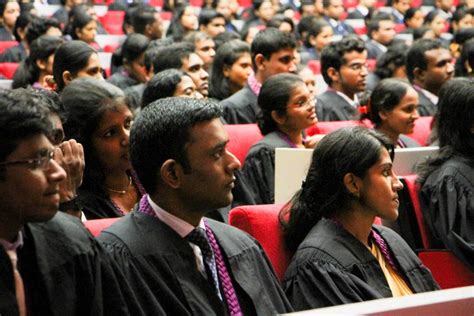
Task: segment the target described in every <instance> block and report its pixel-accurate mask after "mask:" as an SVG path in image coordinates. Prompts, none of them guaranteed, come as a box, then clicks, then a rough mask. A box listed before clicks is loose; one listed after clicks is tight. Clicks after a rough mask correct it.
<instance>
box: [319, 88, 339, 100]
mask: <svg viewBox="0 0 474 316" xmlns="http://www.w3.org/2000/svg"><path fill="white" fill-rule="evenodd" d="M337 97H338V95H337V93H336V92H335V91H333V90H326V91H324V92H323V93H321V94H318V95H317V97H316V99H317V100H318V102H323V103H327V102H330V101H332V100H333V99H334V98H337Z"/></svg>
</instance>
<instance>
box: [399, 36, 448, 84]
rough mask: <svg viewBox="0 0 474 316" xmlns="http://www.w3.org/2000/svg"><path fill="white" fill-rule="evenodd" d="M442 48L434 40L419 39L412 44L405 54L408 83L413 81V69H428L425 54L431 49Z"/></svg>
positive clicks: (441, 45)
mask: <svg viewBox="0 0 474 316" xmlns="http://www.w3.org/2000/svg"><path fill="white" fill-rule="evenodd" d="M439 48H444V46H443V44H441V43H440V42H438V41H437V40H434V39H420V40H417V41H415V42H414V43H413V45H412V46H411V47H410V49H409V50H408V53H407V62H406V68H407V77H408V79H409V80H410V82H413V80H414V79H415V74H414V73H413V72H414V70H415V68H420V69H422V70H426V69H427V68H428V62H427V60H426V56H425V53H426V52H427V51H430V50H433V49H439Z"/></svg>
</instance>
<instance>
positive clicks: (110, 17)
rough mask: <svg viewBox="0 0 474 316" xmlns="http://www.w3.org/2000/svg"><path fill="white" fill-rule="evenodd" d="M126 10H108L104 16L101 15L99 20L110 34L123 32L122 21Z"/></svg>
mask: <svg viewBox="0 0 474 316" xmlns="http://www.w3.org/2000/svg"><path fill="white" fill-rule="evenodd" d="M124 16H125V11H107V13H106V14H105V15H103V16H99V21H100V23H102V25H103V26H104V28H105V30H106V31H107V32H108V33H109V34H117V35H121V34H123V30H122V23H123V19H124Z"/></svg>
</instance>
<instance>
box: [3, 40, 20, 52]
mask: <svg viewBox="0 0 474 316" xmlns="http://www.w3.org/2000/svg"><path fill="white" fill-rule="evenodd" d="M16 45H18V42H17V41H0V54H2V53H3V52H4V51H6V50H7V49H9V48H10V47H13V46H16Z"/></svg>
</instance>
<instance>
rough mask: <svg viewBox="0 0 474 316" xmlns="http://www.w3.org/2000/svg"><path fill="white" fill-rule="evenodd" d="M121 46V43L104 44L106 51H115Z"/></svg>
mask: <svg viewBox="0 0 474 316" xmlns="http://www.w3.org/2000/svg"><path fill="white" fill-rule="evenodd" d="M119 47H120V43H114V44H108V45H105V46H104V52H106V53H112V54H113V53H114V52H115V50H116V49H117V48H119Z"/></svg>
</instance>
